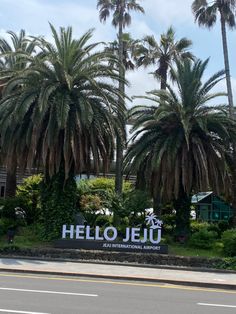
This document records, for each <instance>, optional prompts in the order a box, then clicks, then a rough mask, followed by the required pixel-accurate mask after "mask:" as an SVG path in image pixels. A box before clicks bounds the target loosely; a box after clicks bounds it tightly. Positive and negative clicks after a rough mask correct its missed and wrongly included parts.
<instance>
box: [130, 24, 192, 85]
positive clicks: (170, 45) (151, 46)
mask: <svg viewBox="0 0 236 314" xmlns="http://www.w3.org/2000/svg"><path fill="white" fill-rule="evenodd" d="M191 45H192V42H191V40H189V39H187V38H185V37H184V38H181V39H180V40H178V41H176V40H175V31H174V29H173V28H172V27H170V28H168V30H167V32H166V33H164V34H162V35H161V38H160V43H158V42H157V41H156V39H155V37H154V36H146V37H144V39H143V41H142V43H140V44H139V45H137V48H136V49H135V52H134V53H135V59H136V62H137V65H138V66H144V67H148V66H150V65H154V66H157V68H156V69H155V72H154V73H153V74H154V76H155V77H156V78H157V79H158V80H160V81H161V89H166V83H167V75H168V70H169V68H170V66H171V65H172V63H173V62H175V61H176V60H177V59H180V60H183V59H185V58H189V59H193V58H194V57H193V55H192V53H191V52H189V48H190V47H191Z"/></svg>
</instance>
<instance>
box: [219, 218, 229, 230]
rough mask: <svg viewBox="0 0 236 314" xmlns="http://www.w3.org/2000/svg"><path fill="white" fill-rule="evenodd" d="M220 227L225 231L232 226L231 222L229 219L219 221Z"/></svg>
mask: <svg viewBox="0 0 236 314" xmlns="http://www.w3.org/2000/svg"><path fill="white" fill-rule="evenodd" d="M218 227H219V229H220V232H221V233H223V232H224V231H226V230H227V229H229V228H230V224H229V222H228V221H223V220H222V221H219V222H218Z"/></svg>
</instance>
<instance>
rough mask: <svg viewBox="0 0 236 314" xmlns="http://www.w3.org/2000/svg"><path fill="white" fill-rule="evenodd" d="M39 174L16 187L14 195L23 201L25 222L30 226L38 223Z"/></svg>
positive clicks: (40, 181)
mask: <svg viewBox="0 0 236 314" xmlns="http://www.w3.org/2000/svg"><path fill="white" fill-rule="evenodd" d="M42 180H43V176H42V175H41V174H37V175H33V176H30V177H28V178H26V179H24V180H23V183H22V184H21V185H18V186H17V191H16V195H17V196H18V197H19V198H20V199H22V200H23V202H24V204H25V206H24V210H25V213H26V221H27V223H28V224H32V223H35V222H37V221H38V219H39V216H40V211H41V197H40V196H41V184H42Z"/></svg>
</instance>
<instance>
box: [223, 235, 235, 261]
mask: <svg viewBox="0 0 236 314" xmlns="http://www.w3.org/2000/svg"><path fill="white" fill-rule="evenodd" d="M222 242H223V245H224V247H223V251H224V253H225V254H226V255H227V256H236V229H230V230H226V231H225V232H223V234H222Z"/></svg>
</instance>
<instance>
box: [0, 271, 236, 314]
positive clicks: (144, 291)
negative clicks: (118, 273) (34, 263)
mask: <svg viewBox="0 0 236 314" xmlns="http://www.w3.org/2000/svg"><path fill="white" fill-rule="evenodd" d="M91 267H93V265H91ZM1 313H5V314H6V313H22V314H115V313H116V314H121V313H127V314H133V313H134V314H143V313H145V314H149V313H150V314H151V313H153V314H154V313H155V314H205V313H208V314H211V313H212V314H235V313H236V291H232V290H217V289H207V288H194V287H182V286H172V285H167V284H157V283H150V282H136V281H115V280H103V279H91V278H90V279H89V278H79V277H63V276H62V277H60V276H44V275H32V274H17V273H15V274H13V273H4V272H3V273H0V314H1Z"/></svg>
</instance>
